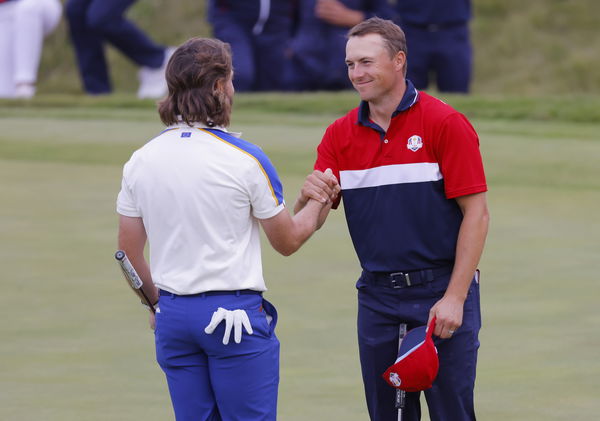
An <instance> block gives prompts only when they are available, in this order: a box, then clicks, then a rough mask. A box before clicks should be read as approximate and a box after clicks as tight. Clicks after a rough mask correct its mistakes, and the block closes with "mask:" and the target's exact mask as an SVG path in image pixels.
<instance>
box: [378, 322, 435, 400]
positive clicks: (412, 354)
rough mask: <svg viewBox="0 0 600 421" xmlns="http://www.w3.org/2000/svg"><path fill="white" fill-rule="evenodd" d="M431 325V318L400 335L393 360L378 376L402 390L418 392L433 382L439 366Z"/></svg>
mask: <svg viewBox="0 0 600 421" xmlns="http://www.w3.org/2000/svg"><path fill="white" fill-rule="evenodd" d="M434 327H435V318H434V319H433V320H431V322H430V323H429V327H427V326H421V327H417V328H415V329H412V330H410V331H409V332H408V333H407V334H406V336H405V337H404V339H402V343H401V344H400V349H399V350H398V358H397V359H396V362H395V363H394V364H393V365H392V366H390V367H389V368H388V369H387V370H386V371H385V373H383V376H382V377H383V379H384V380H385V381H386V382H387V383H388V384H389V385H390V386H392V387H395V388H397V389H400V390H404V391H406V392H418V391H421V390H425V389H429V388H430V387H431V386H432V385H433V381H434V380H435V378H436V376H437V373H438V369H439V366H440V363H439V360H438V355H437V349H436V348H435V345H434V344H433V340H432V339H431V335H432V333H433V329H434Z"/></svg>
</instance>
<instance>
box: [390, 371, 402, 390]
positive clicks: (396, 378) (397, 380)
mask: <svg viewBox="0 0 600 421" xmlns="http://www.w3.org/2000/svg"><path fill="white" fill-rule="evenodd" d="M390 382H391V383H392V384H393V385H394V387H400V385H401V384H402V380H401V379H400V377H399V376H398V375H397V374H396V373H394V372H392V373H390Z"/></svg>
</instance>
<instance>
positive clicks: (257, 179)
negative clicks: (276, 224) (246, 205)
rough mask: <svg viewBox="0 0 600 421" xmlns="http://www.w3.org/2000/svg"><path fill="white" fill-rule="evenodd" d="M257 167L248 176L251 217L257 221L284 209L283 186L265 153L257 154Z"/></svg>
mask: <svg viewBox="0 0 600 421" xmlns="http://www.w3.org/2000/svg"><path fill="white" fill-rule="evenodd" d="M255 158H256V162H257V165H255V166H253V170H252V174H251V175H250V177H249V179H250V184H249V190H250V203H251V205H252V215H254V217H256V218H258V219H268V218H271V217H273V216H275V215H277V214H278V213H279V212H281V211H282V210H283V209H284V208H285V202H284V200H283V186H282V184H281V181H280V180H279V176H278V175H277V171H276V170H275V167H274V166H273V164H272V163H271V161H270V160H269V158H268V157H267V155H266V154H265V153H263V152H262V151H261V153H260V154H257V156H256V157H255Z"/></svg>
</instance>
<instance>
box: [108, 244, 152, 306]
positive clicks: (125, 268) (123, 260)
mask: <svg viewBox="0 0 600 421" xmlns="http://www.w3.org/2000/svg"><path fill="white" fill-rule="evenodd" d="M115 259H117V262H119V266H120V267H121V271H122V272H123V276H124V277H125V279H126V280H127V282H128V283H129V286H130V287H131V288H132V289H133V290H134V292H135V293H136V294H137V295H138V296H139V297H140V298H141V299H142V300H144V301H145V303H146V304H147V305H148V307H150V310H151V311H152V313H155V312H156V310H155V309H154V305H152V303H151V302H150V299H149V298H148V296H147V295H146V293H145V292H144V290H143V288H142V286H143V285H144V282H143V281H142V278H140V275H138V273H137V271H136V270H135V268H134V267H133V265H132V264H131V262H130V261H129V258H128V257H127V254H126V253H125V252H124V251H123V250H117V252H116V253H115Z"/></svg>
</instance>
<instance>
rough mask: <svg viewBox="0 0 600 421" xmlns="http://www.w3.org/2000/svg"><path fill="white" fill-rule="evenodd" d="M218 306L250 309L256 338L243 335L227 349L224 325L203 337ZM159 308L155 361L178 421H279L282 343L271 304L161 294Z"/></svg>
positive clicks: (238, 297) (236, 297) (234, 297)
mask: <svg viewBox="0 0 600 421" xmlns="http://www.w3.org/2000/svg"><path fill="white" fill-rule="evenodd" d="M219 307H223V308H225V309H227V310H236V309H242V310H245V311H246V313H247V314H248V318H249V319H250V323H251V324H252V329H253V331H254V333H253V334H252V335H249V334H248V333H246V331H245V330H244V332H243V335H242V341H241V342H240V343H239V344H237V343H235V341H234V339H233V337H231V338H230V341H229V344H228V345H223V333H224V331H225V322H224V321H223V322H221V324H220V325H219V326H218V327H217V329H215V331H214V332H213V333H212V334H210V335H208V334H206V333H204V328H205V327H206V326H207V325H208V324H209V322H210V320H211V317H212V314H213V312H214V311H216V310H217V308H219ZM159 308H160V312H159V313H157V314H156V330H155V342H156V358H157V361H158V363H159V364H160V366H161V368H162V369H163V371H164V372H165V375H166V377H167V383H168V385H169V392H170V394H171V401H172V403H173V409H174V411H175V417H176V419H177V421H274V420H275V419H276V415H277V389H278V385H279V340H278V339H277V337H276V336H275V325H276V323H277V312H276V310H275V308H274V307H273V306H272V305H271V304H270V303H269V302H268V301H266V300H264V299H263V298H262V296H261V295H236V294H225V295H198V296H177V295H169V296H166V295H162V293H161V297H160V301H159ZM267 314H268V315H269V316H271V317H272V320H270V322H269V320H268V318H267V316H266V315H267ZM231 336H233V332H232V335H231Z"/></svg>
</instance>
